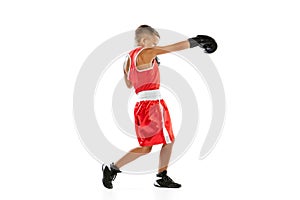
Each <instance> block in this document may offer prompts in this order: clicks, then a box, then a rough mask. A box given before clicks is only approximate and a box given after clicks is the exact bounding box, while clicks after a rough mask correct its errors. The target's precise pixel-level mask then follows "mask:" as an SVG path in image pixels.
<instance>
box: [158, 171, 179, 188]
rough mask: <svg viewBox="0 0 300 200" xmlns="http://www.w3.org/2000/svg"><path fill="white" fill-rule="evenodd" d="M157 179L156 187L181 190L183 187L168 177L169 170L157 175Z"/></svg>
mask: <svg viewBox="0 0 300 200" xmlns="http://www.w3.org/2000/svg"><path fill="white" fill-rule="evenodd" d="M156 176H157V177H159V178H160V179H157V180H156V181H155V183H154V186H155V187H163V188H180V187H181V185H180V184H179V183H175V182H174V181H173V180H172V179H171V178H170V177H169V176H167V170H165V171H163V172H160V173H159V174H156Z"/></svg>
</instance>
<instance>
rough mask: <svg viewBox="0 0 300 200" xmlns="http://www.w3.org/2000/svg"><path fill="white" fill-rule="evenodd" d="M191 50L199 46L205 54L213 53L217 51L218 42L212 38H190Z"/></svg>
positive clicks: (201, 36)
mask: <svg viewBox="0 0 300 200" xmlns="http://www.w3.org/2000/svg"><path fill="white" fill-rule="evenodd" d="M188 41H189V43H190V48H193V47H196V46H199V47H201V48H203V49H204V52H205V53H213V52H215V51H216V50H217V48H218V44H217V42H216V41H215V40H214V39H213V38H212V37H210V36H207V35H197V37H193V38H189V39H188Z"/></svg>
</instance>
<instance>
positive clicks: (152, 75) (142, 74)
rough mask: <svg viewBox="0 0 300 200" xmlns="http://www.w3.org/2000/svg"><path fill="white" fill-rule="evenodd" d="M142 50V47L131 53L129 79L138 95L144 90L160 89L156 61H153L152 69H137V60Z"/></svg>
mask: <svg viewBox="0 0 300 200" xmlns="http://www.w3.org/2000/svg"><path fill="white" fill-rule="evenodd" d="M142 50H143V48H142V47H138V48H136V49H134V50H132V51H130V52H129V58H130V68H129V73H128V79H129V80H130V82H131V83H132V85H133V87H134V89H135V93H136V94H138V93H139V92H141V91H144V90H157V89H159V87H160V73H159V68H158V63H157V61H156V59H153V61H152V67H151V68H148V69H145V70H138V69H137V67H136V58H137V56H138V54H139V53H140V52H141V51H142Z"/></svg>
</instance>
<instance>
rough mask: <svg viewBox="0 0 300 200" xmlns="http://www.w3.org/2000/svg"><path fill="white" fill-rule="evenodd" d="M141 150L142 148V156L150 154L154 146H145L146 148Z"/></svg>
mask: <svg viewBox="0 0 300 200" xmlns="http://www.w3.org/2000/svg"><path fill="white" fill-rule="evenodd" d="M141 148H142V154H148V153H150V152H151V150H152V146H144V147H141Z"/></svg>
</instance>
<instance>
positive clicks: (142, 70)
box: [134, 48, 154, 72]
mask: <svg viewBox="0 0 300 200" xmlns="http://www.w3.org/2000/svg"><path fill="white" fill-rule="evenodd" d="M144 49H145V48H142V49H141V50H140V51H139V52H138V53H137V54H136V55H135V57H134V64H135V69H136V71H138V72H144V71H148V70H151V69H153V67H154V63H152V66H151V67H149V68H146V69H141V70H140V69H138V68H137V66H136V58H137V57H138V55H139V54H140V53H141V52H142V51H143V50H144ZM153 59H154V58H153ZM153 59H152V60H151V62H152V61H153Z"/></svg>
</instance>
